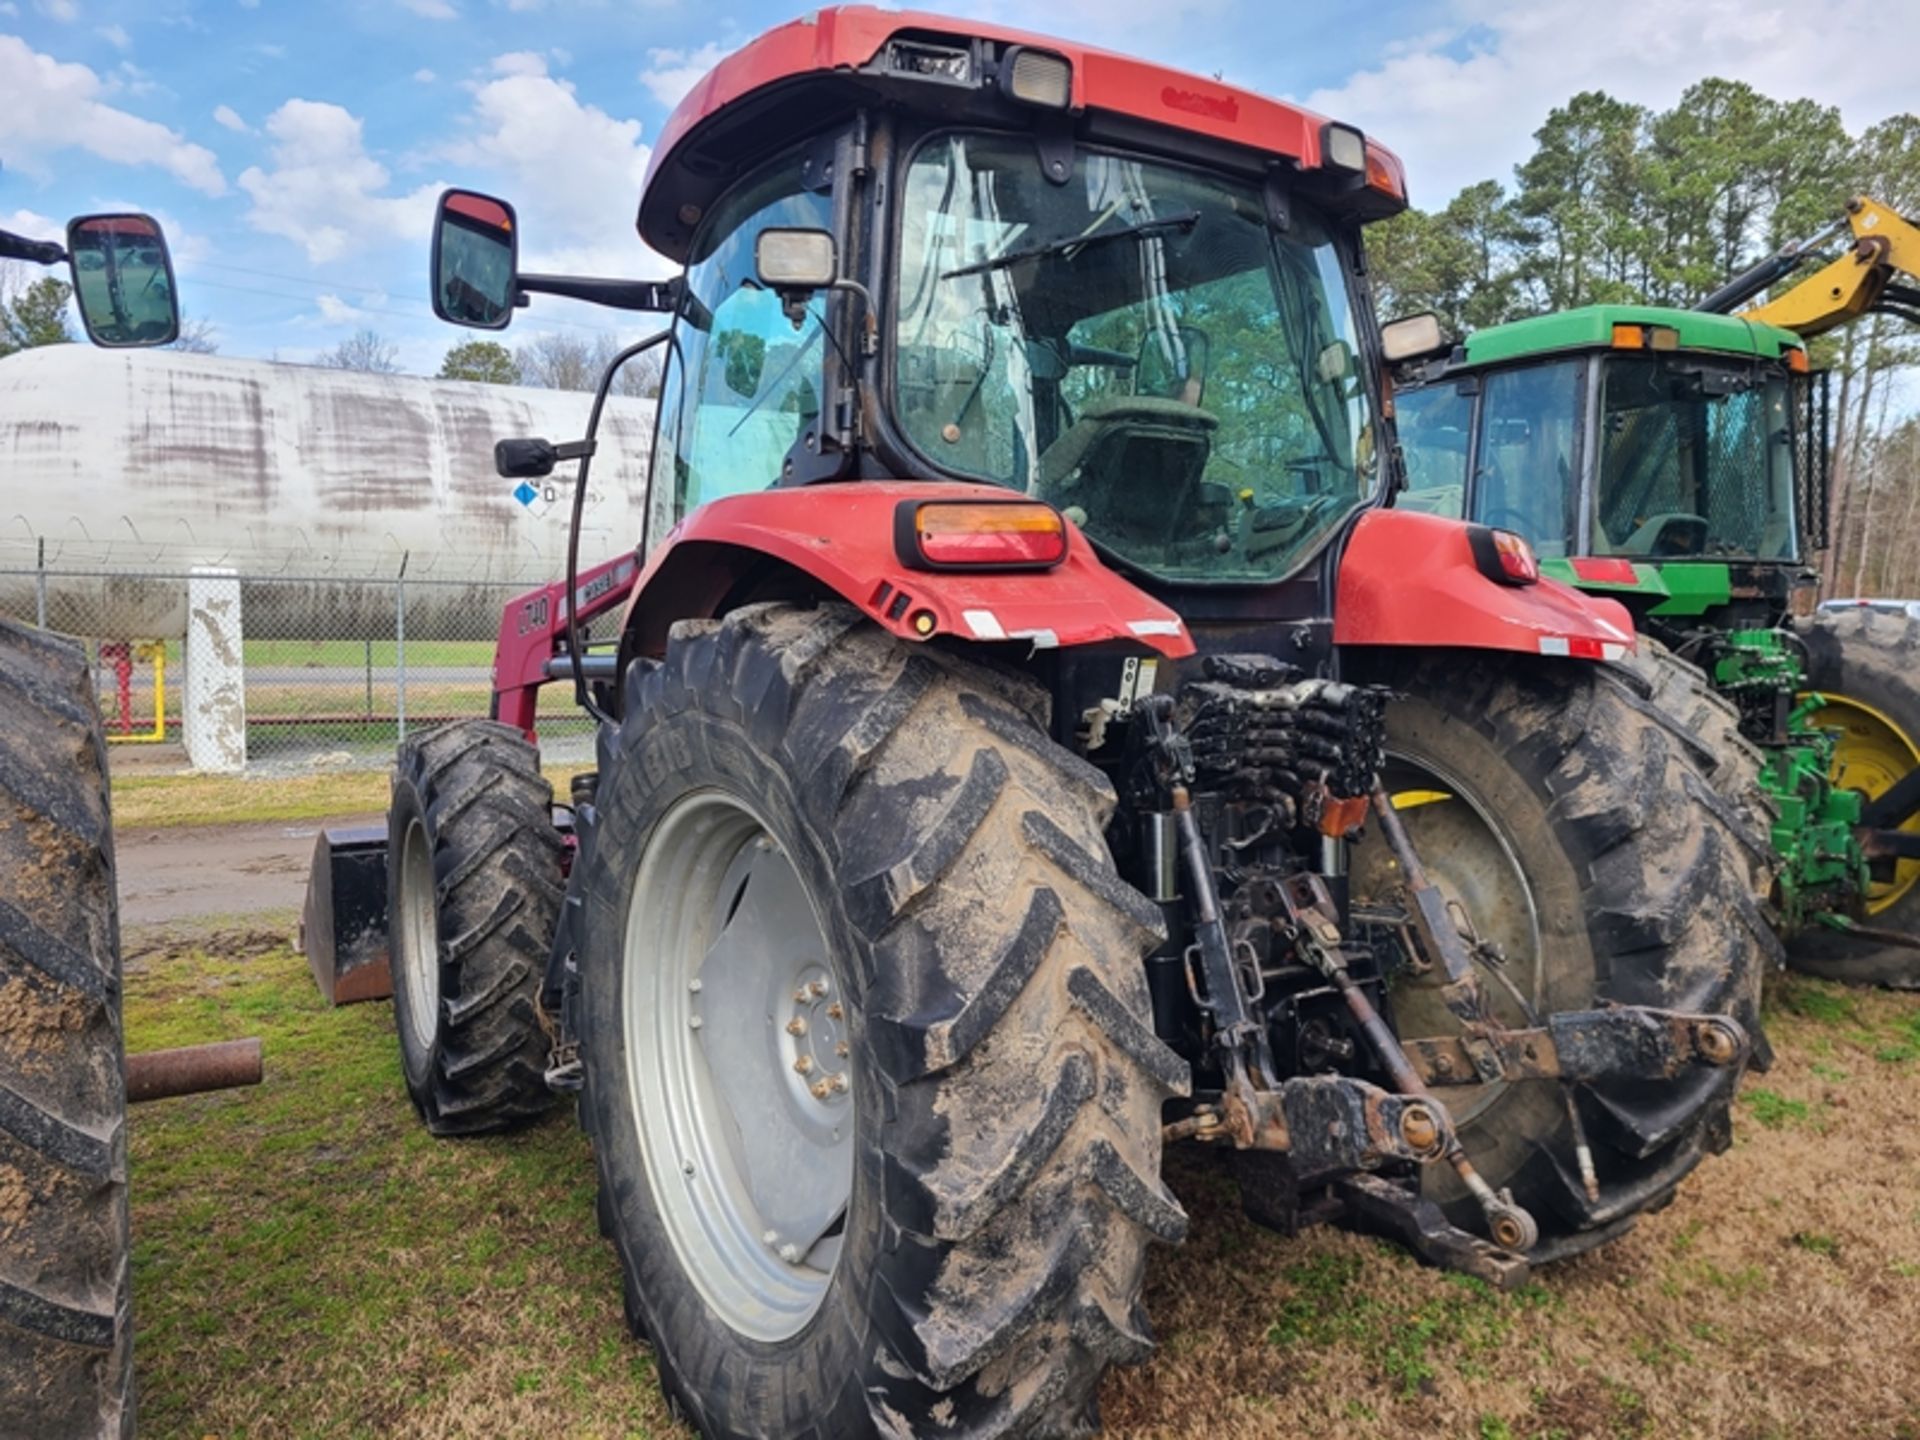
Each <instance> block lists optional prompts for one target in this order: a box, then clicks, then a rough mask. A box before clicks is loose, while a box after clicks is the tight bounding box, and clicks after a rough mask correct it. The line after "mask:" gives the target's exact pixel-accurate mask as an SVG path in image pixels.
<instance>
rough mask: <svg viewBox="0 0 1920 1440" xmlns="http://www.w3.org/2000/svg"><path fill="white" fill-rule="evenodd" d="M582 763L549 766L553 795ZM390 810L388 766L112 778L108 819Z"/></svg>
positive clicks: (196, 821)
mask: <svg viewBox="0 0 1920 1440" xmlns="http://www.w3.org/2000/svg"><path fill="white" fill-rule="evenodd" d="M586 768H588V767H586V766H580V765H550V766H548V767H547V770H546V774H547V778H548V779H549V780H551V781H552V782H553V793H554V794H555V795H556V796H557V797H559V798H560V799H562V800H564V799H565V798H566V794H567V784H568V782H569V781H570V780H571V779H572V778H573V776H574V775H575V774H576V773H578V772H579V771H580V770H582V769H586ZM386 808H387V768H386V766H384V765H383V766H381V767H380V768H379V769H377V770H340V771H331V772H328V773H326V774H321V775H292V776H237V775H199V774H182V775H140V774H130V775H115V776H114V778H113V822H114V824H115V825H117V826H119V827H121V828H122V829H128V828H134V827H144V828H149V829H160V828H165V827H170V826H177V825H245V824H260V823H264V822H267V821H282V820H284V821H297V820H328V819H338V818H341V817H344V816H349V815H367V814H373V813H375V812H377V811H384V810H385V809H386Z"/></svg>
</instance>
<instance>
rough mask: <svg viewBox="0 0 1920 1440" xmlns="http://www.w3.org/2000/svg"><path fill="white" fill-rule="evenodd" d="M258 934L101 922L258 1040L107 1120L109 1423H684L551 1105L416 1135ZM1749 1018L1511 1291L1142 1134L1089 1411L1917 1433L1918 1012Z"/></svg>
mask: <svg viewBox="0 0 1920 1440" xmlns="http://www.w3.org/2000/svg"><path fill="white" fill-rule="evenodd" d="M336 783H337V778H336ZM283 936H284V926H276V928H273V929H262V930H257V931H256V930H246V929H225V930H212V931H207V930H202V931H198V932H181V933H178V934H176V935H175V937H174V938H172V939H171V940H166V939H160V938H156V937H154V936H151V935H148V936H139V937H135V938H133V939H132V940H131V941H130V943H129V947H128V948H129V953H130V954H134V955H137V956H138V957H139V958H137V959H136V960H135V962H134V964H133V967H132V968H131V970H130V973H129V975H128V981H127V1017H128V1038H129V1044H130V1045H131V1046H133V1047H134V1048H148V1047H152V1046H157V1045H170V1044H186V1043H192V1042H195V1041H200V1040H210V1039H218V1038H229V1037H233V1036H237V1035H242V1034H258V1035H260V1036H261V1037H262V1038H263V1040H264V1041H265V1043H266V1055H267V1061H266V1063H267V1082H266V1083H265V1084H264V1085H263V1086H261V1087H259V1088H258V1089H255V1090H248V1091H235V1092H229V1093H225V1094H216V1095H208V1096H202V1097H197V1098H191V1099H184V1100H177V1101H169V1102H165V1103H162V1104H157V1105H150V1106H143V1107H140V1108H139V1109H138V1110H136V1111H135V1112H134V1115H133V1117H132V1122H131V1126H130V1139H131V1157H132V1176H133V1190H134V1235H135V1287H136V1288H135V1295H136V1311H137V1327H138V1328H137V1341H136V1355H137V1364H138V1371H139V1385H140V1397H141V1425H142V1433H143V1434H145V1435H147V1436H153V1437H174V1436H180V1437H188V1440H193V1437H200V1436H208V1435H213V1436H219V1437H221V1440H245V1437H257V1436H267V1435H273V1436H282V1435H288V1436H329V1437H331V1436H389V1435H392V1436H511V1435H540V1436H568V1437H588V1436H621V1437H625V1436H642V1437H660V1440H665V1437H668V1436H674V1437H679V1436H681V1435H683V1434H684V1433H685V1432H683V1431H680V1430H678V1429H676V1428H675V1427H674V1426H673V1425H672V1423H671V1422H670V1420H669V1419H668V1417H667V1415H666V1412H665V1409H664V1407H663V1405H662V1403H661V1401H660V1398H659V1394H658V1390H657V1387H656V1385H655V1377H654V1372H653V1366H652V1361H651V1358H650V1356H649V1353H648V1351H647V1349H646V1348H645V1347H644V1346H642V1345H639V1344H637V1343H635V1342H634V1341H632V1340H630V1339H629V1338H628V1337H627V1334H626V1331H625V1329H624V1327H623V1324H622V1321H621V1314H620V1310H621V1307H620V1283H619V1277H618V1274H617V1270H616V1267H615V1264H614V1262H613V1259H612V1257H611V1253H610V1251H609V1248H608V1247H607V1246H606V1245H605V1244H604V1243H603V1242H601V1241H600V1240H599V1239H598V1238H597V1234H596V1230H595V1225H594V1216H593V1194H594V1180H593V1171H592V1162H591V1158H590V1155H589V1153H588V1149H587V1146H586V1144H585V1143H584V1141H583V1140H582V1139H581V1137H580V1134H579V1132H578V1131H577V1130H576V1129H575V1128H574V1126H573V1124H572V1123H571V1119H570V1117H569V1116H567V1115H565V1114H556V1115H555V1116H554V1117H553V1118H552V1119H551V1120H550V1121H548V1122H546V1123H543V1124H541V1125H538V1126H536V1127H534V1128H533V1129H531V1130H528V1131H526V1132H524V1133H521V1134H519V1135H516V1136H512V1137H508V1138H504V1139H489V1140H482V1141H477V1142H467V1143H448V1142H440V1141H434V1140H431V1139H429V1138H428V1137H427V1136H426V1134H425V1133H424V1131H423V1130H422V1129H421V1127H420V1126H419V1124H418V1122H417V1120H416V1119H415V1118H414V1116H413V1113H412V1111H411V1110H410V1108H409V1107H408V1105H407V1103H406V1100H405V1096H404V1092H403V1089H402V1085H401V1080H400V1073H399V1063H398V1054H397V1046H396V1041H395V1038H394V1035H393V1022H392V1012H391V1008H390V1007H389V1006H387V1005H384V1004H374V1005H361V1006H354V1007H349V1008H347V1009H342V1010H328V1009H326V1008H325V1007H324V1006H323V1005H322V1004H321V1003H320V1001H319V999H318V996H317V995H316V993H315V991H314V988H313V985H312V982H311V980H310V978H309V977H308V975H307V973H306V968H305V965H304V963H303V962H302V960H301V959H300V957H299V956H298V955H296V954H295V953H293V952H292V951H290V950H289V949H287V948H286V945H285V941H284V938H283ZM1768 1025H1769V1030H1770V1032H1771V1034H1772V1038H1773V1041H1774V1044H1775V1047H1776V1050H1777V1052H1778V1059H1777V1062H1776V1064H1775V1066H1774V1069H1773V1070H1772V1071H1771V1072H1770V1073H1769V1074H1768V1075H1766V1076H1765V1077H1763V1078H1762V1079H1761V1080H1760V1081H1757V1082H1755V1083H1754V1084H1752V1085H1750V1087H1749V1089H1748V1092H1747V1098H1746V1099H1745V1100H1744V1101H1743V1103H1742V1104H1741V1106H1740V1107H1739V1110H1738V1112H1737V1114H1736V1122H1737V1132H1736V1140H1735V1144H1734V1147H1733V1149H1732V1150H1731V1151H1730V1152H1729V1153H1727V1154H1726V1155H1724V1156H1720V1157H1717V1158H1715V1159H1711V1160H1709V1161H1708V1162H1707V1163H1706V1164H1705V1165H1703V1167H1702V1168H1701V1170H1700V1171H1699V1172H1698V1174H1696V1175H1695V1176H1694V1177H1693V1178H1692V1179H1690V1180H1689V1182H1688V1183H1687V1185H1686V1186H1684V1187H1683V1188H1682V1190H1681V1192H1680V1195H1679V1197H1678V1198H1677V1199H1676V1201H1675V1202H1674V1203H1673V1204H1672V1205H1671V1206H1670V1207H1668V1208H1667V1209H1665V1210H1663V1211H1661V1212H1659V1213H1657V1214H1654V1215H1651V1216H1648V1217H1646V1218H1645V1219H1644V1220H1642V1222H1641V1223H1640V1225H1639V1226H1638V1227H1637V1228H1636V1229H1634V1230H1633V1231H1632V1232H1630V1233H1629V1234H1628V1235H1626V1236H1625V1237H1624V1238H1622V1239H1621V1240H1619V1241H1618V1242H1616V1243H1615V1244H1613V1245H1611V1246H1609V1247H1607V1248H1606V1249H1604V1250H1602V1251H1599V1252H1597V1253H1594V1254H1590V1255H1587V1256H1584V1257H1581V1258H1578V1259H1575V1260H1572V1261H1569V1262H1566V1263H1564V1264H1561V1265H1558V1266H1554V1267H1550V1268H1547V1269H1545V1270H1543V1271H1541V1272H1538V1273H1537V1274H1536V1276H1535V1278H1534V1280H1533V1281H1532V1283H1530V1284H1529V1285H1527V1286H1526V1287H1524V1288H1523V1289H1521V1290H1519V1291H1518V1292H1516V1293H1513V1294H1500V1293H1497V1292H1495V1291H1493V1290H1491V1289H1489V1288H1487V1287H1486V1286H1485V1285H1482V1284H1480V1283H1478V1282H1476V1281H1471V1280H1465V1279H1462V1278H1460V1277H1457V1276H1450V1275H1444V1274H1439V1273H1437V1272H1434V1271H1430V1270H1425V1269H1422V1268H1421V1267H1419V1266H1418V1265H1416V1264H1414V1263H1413V1262H1412V1261H1411V1260H1409V1259H1408V1258H1407V1257H1406V1256H1405V1255H1404V1254H1402V1253H1400V1252H1398V1251H1397V1250H1395V1249H1393V1248H1392V1247H1390V1246H1387V1245H1385V1244H1382V1243H1379V1242H1376V1241H1372V1240H1366V1239H1362V1238H1359V1237H1356V1236H1353V1235H1348V1234H1344V1233H1341V1232H1337V1231H1331V1230H1325V1229H1318V1230H1310V1231H1308V1232H1306V1233H1304V1234H1303V1235H1301V1236H1299V1237H1297V1238H1295V1239H1292V1240H1288V1239H1284V1238H1282V1237H1280V1236H1278V1235H1274V1234H1272V1233H1270V1232H1268V1231H1265V1230H1261V1229H1259V1228H1257V1227H1254V1226H1252V1225H1251V1224H1249V1223H1248V1222H1247V1221H1246V1220H1245V1219H1243V1218H1242V1216H1241V1214H1240V1210H1239V1204H1238V1199H1237V1193H1236V1190H1235V1186H1234V1184H1233V1181H1232V1179H1231V1177H1230V1176H1229V1175H1228V1173H1227V1171H1226V1169H1225V1167H1224V1164H1223V1163H1222V1161H1223V1159H1224V1157H1219V1156H1215V1155H1210V1154H1207V1153H1204V1152H1201V1153H1198V1154H1196V1153H1193V1152H1186V1153H1183V1154H1180V1155H1178V1156H1176V1157H1172V1158H1170V1161H1169V1177H1168V1178H1169V1180H1170V1182H1171V1183H1172V1185H1173V1186H1174V1188H1175V1190H1176V1191H1177V1193H1179V1195H1180V1197H1181V1199H1182V1200H1183V1201H1184V1202H1185V1204H1186V1205H1187V1207H1188V1210H1189V1213H1190V1214H1191V1216H1192V1221H1193V1229H1192V1237H1191V1238H1190V1239H1189V1241H1188V1242H1187V1244H1186V1245H1185V1246H1184V1247H1182V1248H1181V1249H1179V1250H1171V1249H1158V1250H1156V1251H1155V1252H1154V1256H1153V1259H1152V1262H1151V1265H1150V1269H1149V1276H1148V1290H1147V1297H1146V1303H1147V1309H1148V1312H1149V1314H1150V1315H1151V1316H1152V1320H1153V1325H1154V1328H1155V1331H1156V1333H1157V1335H1158V1337H1159V1340H1160V1342H1161V1343H1160V1348H1159V1349H1158V1351H1157V1352H1156V1354H1155V1355H1154V1357H1153V1358H1152V1359H1151V1360H1150V1361H1149V1362H1148V1363H1147V1364H1146V1365H1144V1366H1142V1367H1139V1368H1137V1369H1132V1370H1125V1371H1118V1372H1115V1373H1114V1374H1113V1375H1112V1376H1110V1377H1109V1379H1108V1381H1107V1382H1106V1385H1105V1387H1104V1390H1103V1395H1102V1408H1103V1413H1104V1415H1105V1417H1106V1420H1107V1424H1108V1428H1109V1433H1111V1434H1113V1435H1116V1436H1124V1437H1144V1440H1187V1437H1193V1440H1200V1437H1205V1440H1267V1437H1271V1436H1275V1435H1287V1434H1338V1435H1343V1436H1353V1437H1357V1440H1384V1437H1398V1436H1405V1435H1440V1436H1463V1437H1481V1440H1549V1437H1560V1440H1588V1437H1596V1440H1597V1437H1606V1440H1625V1437H1654V1436H1668V1435H1674V1436H1681V1435H1685V1436H1726V1437H1756V1440H1757V1437H1762V1436H1799V1435H1813V1434H1829V1433H1837V1432H1836V1431H1835V1430H1834V1428H1833V1427H1834V1425H1835V1424H1836V1423H1837V1417H1842V1416H1843V1417H1844V1420H1843V1421H1838V1423H1840V1426H1841V1430H1843V1431H1844V1432H1845V1433H1847V1434H1858V1435H1875V1436H1887V1437H1894V1436H1907V1437H1912V1436H1915V1435H1920V1380H1917V1379H1916V1378H1915V1377H1914V1373H1913V1366H1912V1358H1913V1357H1912V1337H1913V1336H1914V1335H1916V1334H1920V1192H1916V1189H1915V1184H1914V1176H1915V1175H1916V1174H1917V1173H1920V1149H1917V1148H1916V1146H1915V1144H1914V1142H1913V1141H1912V1140H1911V1139H1910V1138H1909V1137H1907V1136H1906V1135H1905V1133H1904V1132H1902V1131H1900V1130H1897V1129H1896V1130H1893V1131H1891V1132H1890V1131H1889V1130H1888V1129H1887V1125H1886V1122H1887V1120H1888V1118H1889V1117H1894V1116H1899V1115H1903V1114H1905V1113H1906V1112H1907V1110H1908V1109H1909V1108H1910V1103H1911V1102H1910V1092H1911V1088H1912V1085H1913V1083H1914V1081H1915V1079H1916V1073H1915V1065H1914V1062H1913V1061H1912V1060H1911V1059H1897V1060H1890V1059H1883V1058H1880V1056H1881V1054H1882V1052H1890V1051H1892V1050H1896V1049H1899V1048H1901V1047H1903V1046H1905V1045H1906V1044H1908V1043H1909V1042H1910V1041H1911V1040H1913V1039H1914V1038H1915V1037H1916V1035H1917V1034H1920V996H1914V995H1908V996H1895V995H1885V994H1858V995H1856V994H1851V993H1848V992H1845V991H1842V990H1840V989H1838V988H1837V987H1833V986H1829V985H1822V984H1819V983H1817V982H1810V981H1804V980H1798V979H1794V980H1789V981H1787V982H1784V983H1783V984H1781V985H1780V986H1778V987H1777V988H1776V991H1775V993H1774V994H1773V996H1772V997H1771V998H1770V1001H1769V1006H1768ZM1816 1055H1818V1056H1819V1057H1820V1058H1819V1059H1818V1060H1815V1059H1814V1057H1815V1056H1816ZM1816 1066H1818V1067H1821V1068H1820V1069H1816ZM1823 1072H1824V1073H1823ZM1835 1077H1840V1078H1835ZM1762 1094H1765V1095H1770V1096H1772V1097H1773V1100H1772V1101H1768V1102H1761V1101H1758V1099H1757V1097H1758V1096H1760V1095H1762ZM1762 1113H1766V1114H1772V1115H1778V1116H1791V1117H1799V1118H1796V1119H1790V1120H1787V1121H1786V1122H1784V1123H1782V1124H1781V1125H1780V1126H1779V1128H1768V1127H1767V1126H1766V1125H1764V1124H1762V1123H1758V1122H1759V1116H1760V1115H1761V1114H1762ZM1814 1117H1818V1119H1819V1121H1820V1123H1819V1124H1814V1123H1810V1122H1811V1120H1812V1119H1813V1118H1814ZM1862 1315H1870V1316H1871V1317H1872V1323H1871V1324H1869V1325H1862V1324H1861V1323H1860V1317H1861V1316H1862Z"/></svg>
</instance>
